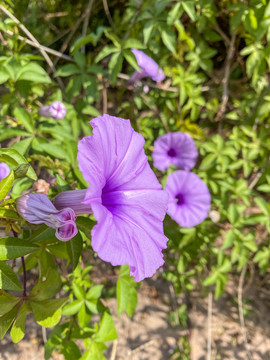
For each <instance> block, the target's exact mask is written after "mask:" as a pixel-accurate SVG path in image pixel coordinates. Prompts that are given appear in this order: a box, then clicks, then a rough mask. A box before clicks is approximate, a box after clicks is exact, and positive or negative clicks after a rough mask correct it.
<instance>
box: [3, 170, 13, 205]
mask: <svg viewBox="0 0 270 360" xmlns="http://www.w3.org/2000/svg"><path fill="white" fill-rule="evenodd" d="M13 181H14V171H13V170H11V172H10V173H9V174H8V176H7V177H5V178H4V179H2V180H1V181H0V201H1V200H3V199H4V198H5V197H6V196H7V194H8V193H9V191H10V190H11V188H12V185H13Z"/></svg>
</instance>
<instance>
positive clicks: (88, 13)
mask: <svg viewBox="0 0 270 360" xmlns="http://www.w3.org/2000/svg"><path fill="white" fill-rule="evenodd" d="M93 3H94V0H89V3H88V5H87V8H86V12H85V18H84V22H83V29H82V36H85V35H86V32H87V26H88V23H89V18H90V15H91V11H92V6H93ZM81 52H82V53H83V54H85V45H83V46H82V47H81Z"/></svg>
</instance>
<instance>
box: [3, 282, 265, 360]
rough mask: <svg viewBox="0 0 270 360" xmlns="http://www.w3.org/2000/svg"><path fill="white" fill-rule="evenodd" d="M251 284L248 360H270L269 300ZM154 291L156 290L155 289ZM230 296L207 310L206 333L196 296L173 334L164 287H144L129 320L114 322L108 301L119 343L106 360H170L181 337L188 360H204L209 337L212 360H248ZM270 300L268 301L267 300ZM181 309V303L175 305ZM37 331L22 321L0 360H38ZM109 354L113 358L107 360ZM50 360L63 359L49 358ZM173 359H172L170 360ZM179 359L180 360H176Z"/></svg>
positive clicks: (203, 303) (202, 302) (203, 307)
mask: <svg viewBox="0 0 270 360" xmlns="http://www.w3.org/2000/svg"><path fill="white" fill-rule="evenodd" d="M255 284H256V282H254V284H253V285H252V286H250V287H249V289H248V290H247V291H246V292H245V294H244V300H245V299H248V300H249V302H248V304H247V305H244V306H245V309H247V310H248V311H249V316H248V317H247V318H246V331H247V340H248V350H249V352H250V355H251V356H252V359H253V360H269V359H270V337H269V335H270V316H269V314H270V297H269V294H268V290H267V289H266V288H264V289H263V291H257V287H256V286H255ZM154 285H155V286H154ZM229 288H230V289H232V290H231V291H229V292H227V293H225V294H224V296H223V297H222V298H221V299H220V300H218V301H215V300H213V303H212V307H211V318H210V319H211V321H210V323H211V328H210V329H209V328H208V324H209V316H208V300H209V297H206V298H200V297H199V296H198V295H197V294H196V293H194V294H191V295H190V297H189V300H190V303H191V308H190V310H189V320H190V321H189V322H190V325H189V329H184V328H182V327H180V326H179V327H177V328H173V327H171V326H169V325H168V321H167V317H168V314H169V312H170V311H171V308H170V306H169V305H168V304H169V303H170V298H171V294H170V292H169V288H168V285H166V284H163V283H162V282H161V281H156V282H154V281H151V280H150V281H148V282H144V283H143V284H142V286H141V288H140V290H139V302H138V307H137V310H136V312H135V315H134V316H133V318H132V319H129V318H128V316H127V315H126V314H122V315H121V316H120V317H119V318H117V316H116V301H115V299H111V300H109V302H108V306H109V307H110V309H111V312H112V314H113V315H114V318H115V324H116V328H117V331H118V339H117V340H116V341H114V342H113V343H111V344H108V345H109V347H108V351H107V354H106V358H107V359H108V360H149V359H151V360H167V359H168V360H169V357H170V353H171V352H172V350H173V349H174V347H175V346H176V345H177V344H178V343H179V340H180V338H181V337H182V336H185V335H188V338H189V342H190V345H191V348H192V352H191V356H190V360H204V359H205V360H206V359H207V339H208V337H209V331H210V333H211V337H212V341H211V359H212V360H213V359H216V360H220V359H221V360H223V359H224V360H225V359H228V360H238V359H239V360H249V357H248V354H247V350H246V348H245V346H244V341H243V335H242V329H241V326H240V322H239V315H238V305H237V298H236V288H237V286H236V284H234V283H233V282H232V283H231V284H230V286H229ZM268 299H269V300H268ZM174 300H176V301H177V302H178V305H180V304H181V302H182V301H183V299H182V298H181V297H179V298H177V299H174ZM43 353H44V352H43V340H42V331H41V328H40V326H38V325H37V324H36V323H35V322H34V320H33V319H32V318H30V317H29V318H28V320H27V336H26V338H25V339H24V340H23V341H21V342H20V343H19V344H13V343H12V342H11V340H10V338H9V336H6V337H5V338H4V340H2V341H1V343H0V360H18V359H19V360H37V359H43ZM112 353H114V355H113V356H112ZM52 359H54V360H61V359H63V357H62V355H59V354H57V353H55V354H54V356H53V358H52ZM175 359H176V358H175ZM179 359H181V358H179Z"/></svg>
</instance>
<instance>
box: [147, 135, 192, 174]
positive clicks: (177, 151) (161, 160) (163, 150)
mask: <svg viewBox="0 0 270 360" xmlns="http://www.w3.org/2000/svg"><path fill="white" fill-rule="evenodd" d="M197 157H198V150H197V148H196V145H195V143H194V140H193V139H192V137H191V136H189V135H188V134H187V133H183V132H175V133H168V134H165V135H161V136H160V137H159V138H158V139H157V140H156V141H155V143H154V151H153V160H154V166H155V167H156V168H157V169H159V170H161V171H163V170H166V169H167V168H168V167H169V166H170V165H171V164H173V165H175V166H177V167H179V168H181V169H183V170H190V169H192V168H193V167H194V166H195V164H196V160H197Z"/></svg>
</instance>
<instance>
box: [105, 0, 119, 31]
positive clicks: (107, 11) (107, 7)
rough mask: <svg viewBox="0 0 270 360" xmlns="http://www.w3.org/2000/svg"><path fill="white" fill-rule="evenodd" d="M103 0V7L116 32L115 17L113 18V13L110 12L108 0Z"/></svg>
mask: <svg viewBox="0 0 270 360" xmlns="http://www.w3.org/2000/svg"><path fill="white" fill-rule="evenodd" d="M102 1H103V7H104V11H105V14H106V16H107V19H108V20H109V23H110V24H111V27H112V28H113V31H114V32H116V28H115V26H114V23H113V19H112V17H111V14H110V10H109V6H108V3H107V0H102Z"/></svg>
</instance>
